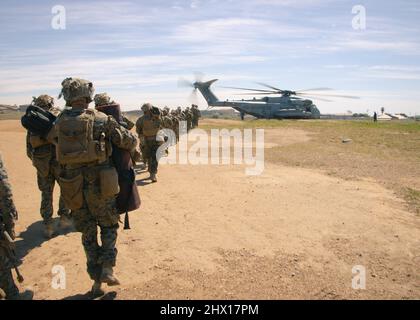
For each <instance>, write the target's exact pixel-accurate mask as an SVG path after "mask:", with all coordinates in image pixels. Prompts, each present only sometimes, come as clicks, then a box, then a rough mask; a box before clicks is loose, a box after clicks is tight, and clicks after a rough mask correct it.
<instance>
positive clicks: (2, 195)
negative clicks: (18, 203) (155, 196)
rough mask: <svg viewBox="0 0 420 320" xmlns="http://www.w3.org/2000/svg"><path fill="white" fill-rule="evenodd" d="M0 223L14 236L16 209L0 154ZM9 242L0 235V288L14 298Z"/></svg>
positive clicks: (8, 296)
mask: <svg viewBox="0 0 420 320" xmlns="http://www.w3.org/2000/svg"><path fill="white" fill-rule="evenodd" d="M0 220H1V221H0V223H2V224H4V228H5V230H6V231H7V232H8V233H9V235H10V236H11V238H12V239H14V238H15V220H17V211H16V208H15V205H14V203H13V196H12V190H11V187H10V184H9V182H8V177H7V172H6V170H5V168H4V166H3V160H2V158H1V155H0ZM9 246H10V244H9V243H8V242H7V241H6V240H5V239H3V235H1V236H0V288H1V289H3V291H4V292H5V294H6V296H7V298H8V299H15V298H17V297H18V295H19V289H18V288H17V287H16V284H15V282H14V280H13V277H12V268H13V261H12V260H11V257H10V256H9V255H8V249H7V248H8V247H9Z"/></svg>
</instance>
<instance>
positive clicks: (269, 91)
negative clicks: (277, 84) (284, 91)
mask: <svg viewBox="0 0 420 320" xmlns="http://www.w3.org/2000/svg"><path fill="white" fill-rule="evenodd" d="M222 88H225V89H235V90H246V91H256V92H264V93H277V91H272V90H260V89H249V88H240V87H222Z"/></svg>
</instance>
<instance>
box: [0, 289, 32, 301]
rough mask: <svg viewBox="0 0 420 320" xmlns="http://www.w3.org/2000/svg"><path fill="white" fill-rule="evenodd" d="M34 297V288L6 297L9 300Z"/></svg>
mask: <svg viewBox="0 0 420 320" xmlns="http://www.w3.org/2000/svg"><path fill="white" fill-rule="evenodd" d="M33 298H34V292H33V291H32V290H25V291H23V292H21V293H18V294H17V295H16V296H11V297H6V299H7V300H32V299H33Z"/></svg>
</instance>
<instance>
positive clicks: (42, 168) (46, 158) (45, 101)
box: [26, 95, 70, 225]
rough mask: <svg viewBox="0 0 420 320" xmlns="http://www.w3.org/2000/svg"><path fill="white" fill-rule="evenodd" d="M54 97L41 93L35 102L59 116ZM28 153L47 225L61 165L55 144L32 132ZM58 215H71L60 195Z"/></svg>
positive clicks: (67, 216) (28, 141)
mask: <svg viewBox="0 0 420 320" xmlns="http://www.w3.org/2000/svg"><path fill="white" fill-rule="evenodd" d="M53 101H54V99H53V98H52V97H49V96H47V95H41V96H39V97H38V98H36V99H34V101H33V103H34V104H35V105H37V106H39V107H41V108H43V109H44V110H47V111H49V112H51V113H53V114H54V115H55V116H58V115H59V113H60V110H59V109H56V108H54V107H53ZM26 154H27V155H28V157H29V158H30V159H31V160H32V164H33V166H34V167H35V168H36V171H37V182H38V188H39V190H40V191H41V209H40V213H41V216H42V219H43V220H44V224H45V225H49V224H51V223H52V216H53V212H54V210H53V192H54V186H55V182H56V181H57V182H58V177H59V175H60V170H61V168H60V165H59V164H58V162H57V160H56V154H55V146H54V145H53V144H51V143H49V142H48V141H47V140H46V139H44V138H42V137H39V136H37V135H35V134H33V133H31V132H28V134H27V136H26ZM58 215H59V216H60V217H61V216H64V217H66V218H69V217H70V210H68V209H66V208H65V205H64V201H63V199H62V197H61V196H60V200H59V209H58Z"/></svg>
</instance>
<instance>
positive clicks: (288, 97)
mask: <svg viewBox="0 0 420 320" xmlns="http://www.w3.org/2000/svg"><path fill="white" fill-rule="evenodd" d="M217 80H218V79H214V80H210V81H207V82H203V81H199V79H196V81H195V82H189V81H187V80H184V79H180V80H179V82H178V84H179V86H189V87H192V88H193V93H194V94H195V93H196V92H197V90H198V91H200V93H201V94H202V95H203V97H204V99H205V100H206V101H207V104H208V106H209V108H212V107H229V108H233V109H235V110H237V111H239V112H240V114H241V119H242V120H243V119H244V117H245V114H249V115H251V116H254V117H256V118H259V119H319V118H320V116H321V113H320V111H319V110H318V108H317V106H316V105H315V104H314V103H313V102H312V100H309V98H310V99H316V100H320V101H328V102H330V101H331V100H328V99H325V98H324V97H338V98H348V99H359V97H355V96H342V95H328V94H321V93H311V94H310V93H307V92H311V91H327V90H332V89H330V88H313V89H306V90H298V91H291V90H282V89H279V88H276V87H273V86H270V85H268V84H265V83H258V84H259V85H261V86H263V87H265V89H250V88H238V87H223V88H229V89H235V90H243V91H246V92H245V93H241V95H242V94H243V95H254V97H253V98H252V99H241V100H226V101H220V100H219V99H218V98H217V97H216V95H215V94H214V93H213V91H212V90H211V89H210V87H211V85H212V84H213V83H215V82H216V81H217ZM260 95H262V96H264V97H262V98H259V99H257V98H256V97H255V96H260ZM272 95H275V96H274V97H273V96H272Z"/></svg>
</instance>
